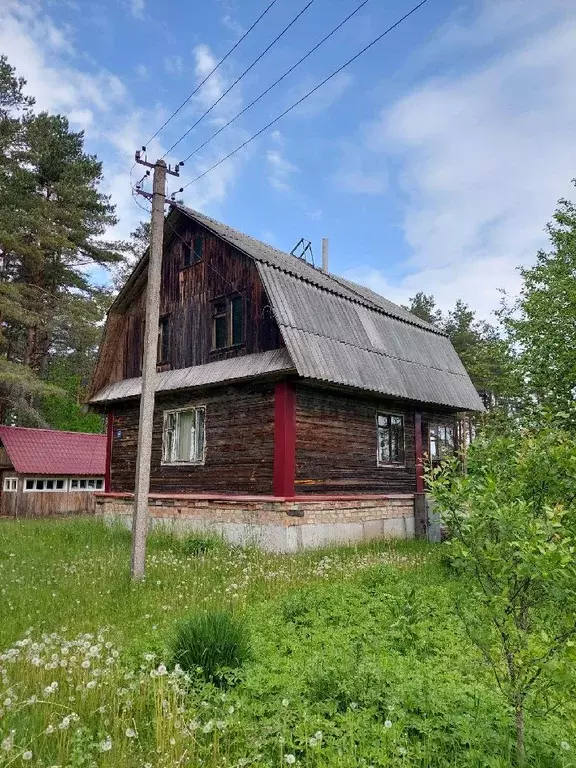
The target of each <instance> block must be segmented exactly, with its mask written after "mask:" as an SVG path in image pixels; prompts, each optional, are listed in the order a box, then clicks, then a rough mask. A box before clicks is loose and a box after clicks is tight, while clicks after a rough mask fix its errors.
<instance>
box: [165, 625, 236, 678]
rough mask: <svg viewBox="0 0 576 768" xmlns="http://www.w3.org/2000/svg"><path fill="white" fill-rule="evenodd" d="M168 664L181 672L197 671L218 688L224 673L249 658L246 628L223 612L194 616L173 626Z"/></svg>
mask: <svg viewBox="0 0 576 768" xmlns="http://www.w3.org/2000/svg"><path fill="white" fill-rule="evenodd" d="M170 651H171V656H172V662H173V664H174V665H176V664H178V665H179V666H180V667H181V668H182V669H183V670H184V671H185V672H191V671H194V670H196V669H201V670H202V674H203V675H204V678H205V679H206V680H207V681H208V682H213V683H215V684H216V685H222V684H223V682H224V678H225V672H226V670H231V669H238V668H239V667H241V666H242V664H243V663H244V662H245V661H247V660H248V659H249V658H250V640H249V636H248V629H247V627H246V624H245V623H244V621H243V620H242V619H239V618H236V617H234V616H232V615H231V614H229V613H226V612H224V611H209V612H205V613H198V614H195V615H192V616H189V617H188V618H186V619H184V620H183V621H181V622H180V624H178V625H177V627H176V630H175V632H174V636H173V637H172V640H171V645H170Z"/></svg>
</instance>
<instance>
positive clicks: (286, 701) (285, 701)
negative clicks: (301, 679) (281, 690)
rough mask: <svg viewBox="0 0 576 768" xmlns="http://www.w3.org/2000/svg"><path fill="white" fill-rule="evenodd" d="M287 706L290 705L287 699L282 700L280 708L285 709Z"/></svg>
mask: <svg viewBox="0 0 576 768" xmlns="http://www.w3.org/2000/svg"><path fill="white" fill-rule="evenodd" d="M289 704H290V702H289V701H288V699H282V706H283V707H287V706H288V705H289Z"/></svg>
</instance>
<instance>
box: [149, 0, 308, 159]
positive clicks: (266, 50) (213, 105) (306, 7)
mask: <svg viewBox="0 0 576 768" xmlns="http://www.w3.org/2000/svg"><path fill="white" fill-rule="evenodd" d="M313 2H314V0H308V3H306V5H305V6H304V8H302V10H301V11H300V12H299V13H298V14H297V15H296V16H295V17H294V18H293V19H292V21H291V22H290V23H289V24H288V25H287V26H285V27H284V29H283V30H282V31H281V32H280V34H279V35H277V36H276V37H275V38H274V40H272V42H271V43H270V44H269V45H268V46H266V48H264V50H263V51H262V53H261V54H260V55H259V56H258V57H257V58H256V59H254V61H253V62H252V64H250V66H249V67H247V68H246V69H245V70H244V72H242V74H241V75H239V76H238V77H237V78H236V80H234V82H233V83H232V85H231V86H230V87H229V88H227V89H226V90H225V91H224V93H223V94H222V95H221V96H220V97H219V98H218V99H216V101H215V102H214V103H213V104H212V106H210V107H208V109H207V110H206V111H205V112H204V114H203V115H200V117H199V118H198V120H196V122H195V123H194V124H193V125H191V126H190V128H188V130H187V131H186V132H185V133H184V134H182V136H180V138H179V139H178V141H176V142H175V143H174V144H172V146H171V147H170V149H168V150H167V151H166V152H165V153H164V154H163V155H162V159H163V158H165V157H166V155H168V154H170V152H172V150H173V149H175V148H176V147H177V146H178V144H180V142H181V141H183V140H184V139H185V138H186V136H188V134H189V133H190V132H191V131H193V130H194V128H196V126H197V125H198V124H199V123H201V122H202V120H204V118H205V117H206V115H209V114H210V112H212V110H213V109H214V107H215V106H216V105H217V104H219V103H220V102H221V101H222V99H223V98H224V97H225V96H227V95H228V94H229V93H230V91H231V90H232V89H233V88H234V87H235V86H236V85H237V84H238V83H239V82H240V80H242V78H243V77H245V76H246V75H247V74H248V72H250V70H251V69H253V68H254V67H255V66H256V64H258V62H259V61H260V59H262V58H263V57H264V56H265V55H266V54H267V53H268V51H269V50H270V48H272V46H273V45H275V44H276V43H277V42H278V40H280V38H281V37H283V36H284V35H285V34H286V32H288V30H289V29H290V27H291V26H292V25H293V24H295V23H296V22H297V21H298V19H299V18H300V16H302V14H303V13H305V12H306V11H307V10H308V8H310V6H311V5H312V3H313Z"/></svg>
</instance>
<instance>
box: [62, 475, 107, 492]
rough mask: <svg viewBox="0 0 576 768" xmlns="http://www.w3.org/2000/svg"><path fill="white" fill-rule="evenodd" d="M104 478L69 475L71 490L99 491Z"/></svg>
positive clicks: (102, 485)
mask: <svg viewBox="0 0 576 768" xmlns="http://www.w3.org/2000/svg"><path fill="white" fill-rule="evenodd" d="M103 487H104V480H103V479H102V478H101V477H71V478H70V490H71V491H101V490H102V488H103Z"/></svg>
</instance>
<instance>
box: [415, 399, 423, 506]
mask: <svg viewBox="0 0 576 768" xmlns="http://www.w3.org/2000/svg"><path fill="white" fill-rule="evenodd" d="M414 444H415V446H416V493H424V449H423V445H422V411H414Z"/></svg>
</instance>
